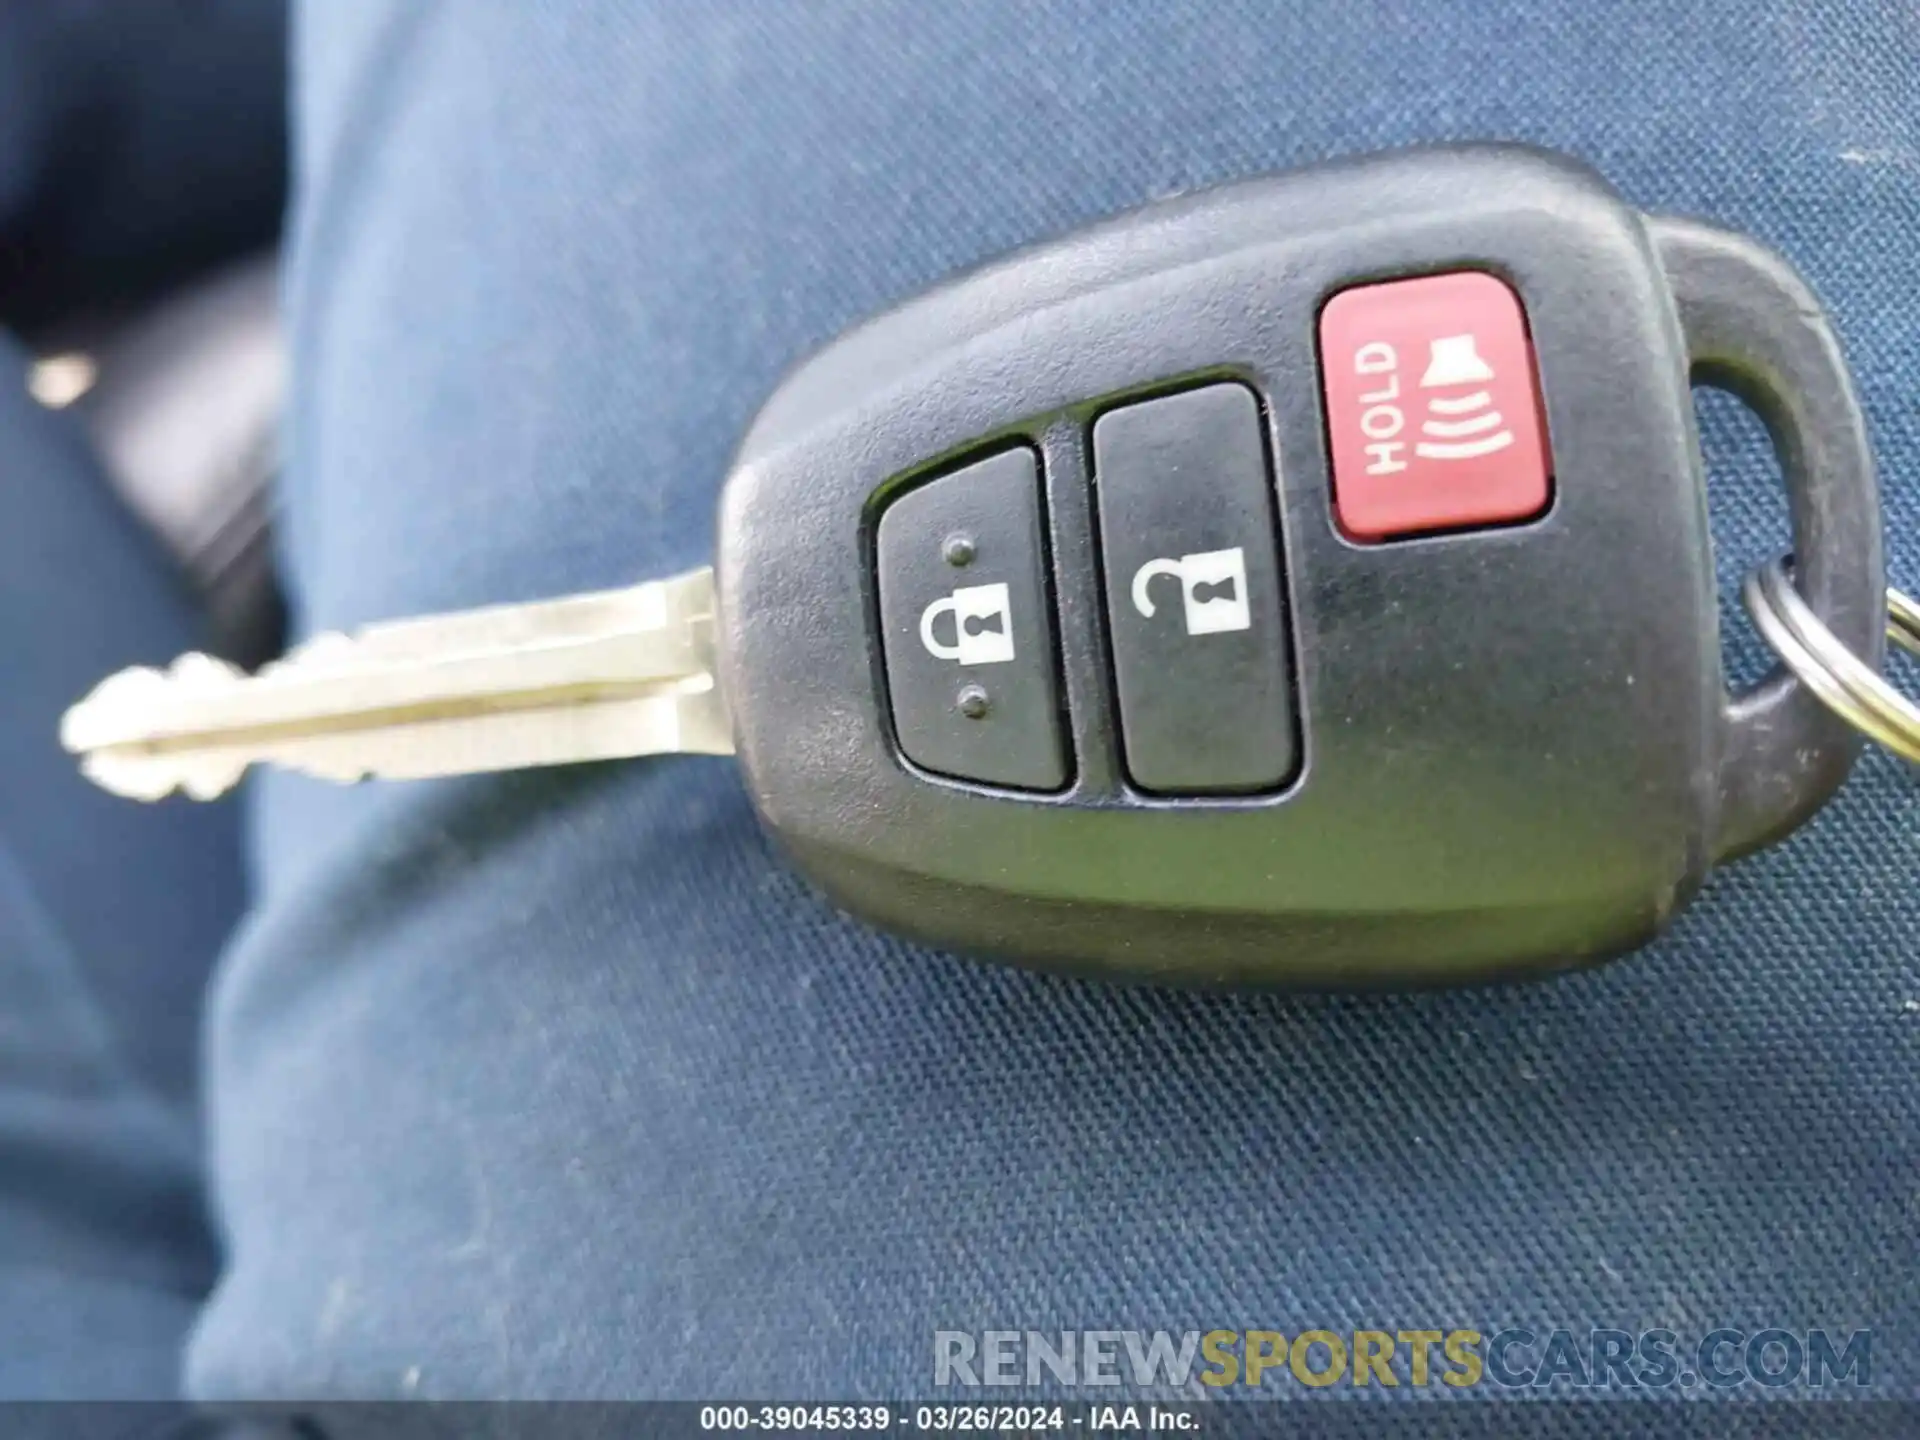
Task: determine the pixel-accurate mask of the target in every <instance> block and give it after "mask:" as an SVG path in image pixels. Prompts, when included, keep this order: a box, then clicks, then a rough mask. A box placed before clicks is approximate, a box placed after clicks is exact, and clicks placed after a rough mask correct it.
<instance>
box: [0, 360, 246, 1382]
mask: <svg viewBox="0 0 1920 1440" xmlns="http://www.w3.org/2000/svg"><path fill="white" fill-rule="evenodd" d="M195 640H196V629H195V623H194V616H193V612H192V607H191V606H190V605H189V604H188V602H187V598H186V596H185V594H184V591H183V588H182V587H181V586H180V584H179V583H178V581H177V579H176V577H175V576H174V575H173V574H171V572H170V571H169V569H168V567H167V565H166V564H165V563H164V561H163V560H162V558H161V557H160V555H159V554H158V553H157V552H156V547H155V546H154V545H153V543H152V542H151V541H150V540H149V539H148V537H146V536H145V535H144V534H142V533H141V532H140V531H139V530H138V528H137V527H136V526H135V524H134V523H133V521H132V520H131V518H130V517H128V516H127V515H126V514H125V513H124V512H123V511H122V510H121V508H120V506H119V503H118V501H116V500H115V499H114V498H113V496H112V494H111V492H110V491H109V490H108V488H107V486H106V483H105V481H104V480H103V479H102V478H101V477H100V475H99V474H98V472H97V471H96V469H95V468H94V465H93V463H92V460H91V458H90V457H89V456H88V454H87V452H86V449H85V445H84V442H83V441H82V439H81V437H80V434H79V431H78V428H77V427H76V426H75V425H74V423H73V418H72V417H71V416H57V415H53V414H51V413H49V412H47V411H44V410H42V409H41V408H40V407H39V406H38V405H36V404H35V403H34V402H33V401H32V400H30V399H29V398H28V396H27V393H26V387H25V357H24V356H23V355H22V354H21V352H20V351H19V350H18V348H17V347H16V346H14V345H13V344H12V343H11V342H8V341H5V340H4V339H3V338H0V1399H12V1398H17V1397H21V1396H34V1397H44V1398H67V1399H76V1398H77V1399H105V1398H114V1397H142V1398H146V1397H154V1396H162V1397H164V1396H169V1395H173V1394H176V1393H177V1391H178V1385H179V1366H180V1348H181V1345H182V1343H183V1342H184V1339H185V1335H186V1331H187V1327H188V1325H189V1324H190V1323H191V1321H192V1319H193V1316H194V1313H195V1310H196V1309H197V1307H198V1305H199V1302H200V1300H201V1299H202V1297H204V1295H205V1294H206V1292H207V1289H208V1288H209V1287H210V1286H211V1284H212V1283H213V1278H214V1273H215V1270H216V1268H217V1263H218V1262H217V1255H216V1252H215V1247H214V1242H213V1237H212V1235H211V1233H210V1227H209V1225H208V1219H207V1215H206V1210H205V1205H204V1196H203V1194H202V1184H201V1178H202V1164H203V1157H202V1154H201V1147H200V1128H199V1124H198V1117H197V1114H196V1099H195V1092H196V1086H195V1070H196V1065H197V1057H198V1045H197V1035H198V1030H199V1022H200V1014H201V1001H202V996H203V993H204V991H205V987H206V982H207V976H208V972H209V970H210V969H211V967H212V963H213V960H214V957H215V955H216V954H217V953H218V951H219V948H220V945H221V943H222V941H223V940H224V938H225V937H226V934H227V932H228V930H229V929H230V928H231V926H232V923H233V920H234V917H235V916H236V915H237V914H238V913H239V910H240V905H241V888H242V887H241V883H240V847H239V825H238V821H239V811H238V807H237V806H235V805H233V804H231V803H228V804H221V805H212V806H204V807H192V806H187V805H184V804H175V805H166V806H157V807H147V806H136V805H128V804H127V803H125V802H124V801H116V800H115V799H114V798H113V797H111V796H109V795H105V794H102V793H101V792H100V791H98V790H96V789H94V787H93V786H92V785H90V784H88V783H87V782H86V781H85V780H84V779H82V778H81V776H80V775H79V773H78V772H77V770H76V769H75V767H74V765H73V763H72V762H71V761H70V760H69V759H68V758H67V757H66V756H64V755H62V754H60V753H59V751H58V747H57V745H56V743H55V738H54V737H55V734H56V732H57V728H58V724H59V717H60V712H61V711H62V710H63V709H64V708H65V707H66V706H67V705H68V704H70V703H71V702H72V701H74V700H76V699H78V698H79V697H80V696H81V695H82V694H84V693H85V692H86V690H87V689H88V688H89V687H90V686H92V685H93V683H94V682H95V681H96V680H98V679H99V678H100V676H102V675H104V674H106V673H107V672H108V671H110V670H114V669H117V668H119V667H120V666H122V665H128V664H133V663H136V662H155V661H162V662H163V661H165V660H167V659H169V658H171V656H172V655H174V654H175V653H177V652H178V651H180V650H181V649H184V648H187V647H188V646H191V645H192V644H194V643H195Z"/></svg>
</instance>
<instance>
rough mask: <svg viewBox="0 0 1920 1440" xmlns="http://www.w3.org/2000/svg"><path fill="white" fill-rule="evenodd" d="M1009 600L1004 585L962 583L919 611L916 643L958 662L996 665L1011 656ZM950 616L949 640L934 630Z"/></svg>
mask: <svg viewBox="0 0 1920 1440" xmlns="http://www.w3.org/2000/svg"><path fill="white" fill-rule="evenodd" d="M1012 609H1013V602H1012V600H1011V598H1010V597H1009V596H1008V594H1007V587H1006V586H1005V585H1003V584H1002V585H966V586H963V587H961V588H960V589H958V590H956V591H954V592H953V593H952V594H951V595H949V596H947V598H946V599H944V600H936V601H934V602H933V604H931V605H929V606H927V608H926V609H925V610H923V611H922V612H921V614H920V643H921V644H922V645H924V646H926V647H927V653H928V654H929V655H935V656H938V657H939V658H940V659H942V660H952V661H955V662H956V663H958V664H961V665H1000V664H1004V663H1005V662H1006V661H1008V660H1011V659H1013V625H1012V617H1011V612H1012ZM944 615H951V616H952V617H953V643H952V644H948V643H947V642H946V641H944V640H942V639H941V638H940V637H939V635H938V634H937V633H936V627H937V626H938V624H939V621H940V618H941V617H942V616H944Z"/></svg>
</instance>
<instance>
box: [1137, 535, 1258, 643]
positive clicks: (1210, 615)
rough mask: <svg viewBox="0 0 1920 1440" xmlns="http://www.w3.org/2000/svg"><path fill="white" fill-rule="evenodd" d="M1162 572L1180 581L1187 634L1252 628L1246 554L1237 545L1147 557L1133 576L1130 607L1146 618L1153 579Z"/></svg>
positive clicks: (1150, 609)
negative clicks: (1194, 552)
mask: <svg viewBox="0 0 1920 1440" xmlns="http://www.w3.org/2000/svg"><path fill="white" fill-rule="evenodd" d="M1161 575H1172V576H1176V577H1178V579H1179V581H1180V599H1181V603H1182V604H1183V606H1184V607H1185V610H1186V621H1187V634H1189V635H1217V634H1220V633H1222V632H1223V631H1227V630H1251V629H1252V628H1253V611H1252V609H1251V608H1250V607H1249V606H1248V604H1247V557H1246V552H1245V551H1244V550H1242V549H1241V548H1240V547H1239V546H1237V545H1236V546H1235V547H1234V548H1233V549H1231V550H1203V551H1201V552H1200V553H1198V554H1196V555H1182V556H1181V557H1180V558H1179V559H1178V560H1174V559H1161V560H1149V561H1148V562H1147V563H1146V564H1144V565H1142V566H1141V567H1140V568H1139V569H1138V570H1136V571H1135V572H1134V576H1133V608H1134V609H1136V610H1138V611H1139V612H1140V613H1141V614H1142V615H1144V616H1146V617H1147V618H1148V619H1149V620H1151V619H1152V618H1153V611H1154V605H1153V582H1154V579H1155V578H1156V577H1158V576H1161Z"/></svg>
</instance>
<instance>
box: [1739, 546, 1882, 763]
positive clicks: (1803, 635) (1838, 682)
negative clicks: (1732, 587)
mask: <svg viewBox="0 0 1920 1440" xmlns="http://www.w3.org/2000/svg"><path fill="white" fill-rule="evenodd" d="M1791 565H1792V557H1791V556H1788V555H1782V556H1779V557H1778V558H1776V559H1773V560H1769V561H1767V562H1766V563H1765V564H1762V565H1758V566H1755V567H1754V570H1753V572H1752V573H1751V574H1750V575H1748V576H1747V580H1746V584H1745V585H1744V586H1743V587H1742V588H1741V597H1742V599H1744V600H1745V602H1746V606H1747V613H1748V614H1749V615H1751V616H1752V617H1753V623H1754V625H1755V626H1756V627H1757V628H1758V629H1759V631H1760V634H1761V636H1762V637H1763V638H1764V639H1765V640H1766V642H1767V644H1769V645H1770V646H1772V647H1773V650H1774V653H1775V654H1777V655H1778V656H1779V657H1780V659H1781V660H1782V661H1784V662H1785V664H1786V667H1787V669H1789V670H1791V671H1792V672H1793V673H1794V675H1795V676H1797V677H1798V678H1799V680H1800V682H1801V683H1802V684H1803V685H1805V686H1806V687H1807V689H1809V690H1811V691H1812V692H1813V693H1814V694H1815V695H1816V696H1818V697H1819V699H1820V701H1821V703H1822V704H1824V705H1825V706H1826V707H1827V708H1828V709H1829V710H1831V711H1833V713H1834V714H1836V715H1838V716H1839V717H1840V718H1841V719H1842V720H1844V721H1846V722H1847V723H1848V724H1849V725H1851V726H1853V727H1854V728H1855V729H1856V730H1858V731H1860V732H1861V733H1862V734H1863V735H1866V736H1868V737H1869V738H1871V739H1874V740H1877V741H1879V742H1880V743H1881V744H1882V745H1884V746H1886V747H1887V749H1889V750H1891V751H1893V752H1894V753H1895V754H1896V755H1899V756H1901V757H1902V758H1903V759H1906V760H1910V761H1912V762H1914V763H1915V764H1920V704H1916V703H1915V702H1914V701H1912V700H1910V699H1908V698H1907V697H1906V696H1905V695H1902V694H1901V693H1900V692H1899V691H1898V690H1896V689H1894V688H1893V686H1891V685H1889V684H1888V683H1887V682H1886V681H1885V680H1884V679H1882V678H1881V676H1880V675H1879V673H1878V672H1877V671H1875V670H1874V669H1873V667H1872V666H1870V665H1868V664H1867V662H1866V661H1864V660H1862V659H1861V658H1860V657H1859V656H1858V655H1856V654H1854V653H1853V651H1851V650H1849V649H1848V648H1847V647H1846V646H1845V645H1843V644H1841V643H1840V641H1839V640H1838V639H1837V638H1835V636H1834V633H1833V632H1832V631H1831V630H1829V629H1828V628H1827V627H1826V625H1825V624H1824V623H1823V622H1822V621H1821V619H1820V617H1819V616H1818V615H1815V614H1814V613H1813V610H1812V608H1811V607H1810V606H1809V605H1808V604H1807V602H1806V601H1805V600H1802V599H1801V598H1800V592H1799V591H1797V590H1795V589H1794V588H1793V580H1792V578H1791V573H1790V570H1791ZM1887 638H1888V639H1889V640H1891V641H1892V642H1893V643H1894V644H1896V645H1898V646H1899V647H1900V648H1901V649H1903V650H1905V651H1907V652H1908V653H1909V654H1911V655H1920V604H1916V603H1915V602H1914V601H1913V600H1912V599H1911V598H1909V597H1908V596H1906V595H1903V594H1902V593H1901V592H1900V591H1898V590H1894V589H1889V590H1888V591H1887Z"/></svg>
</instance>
